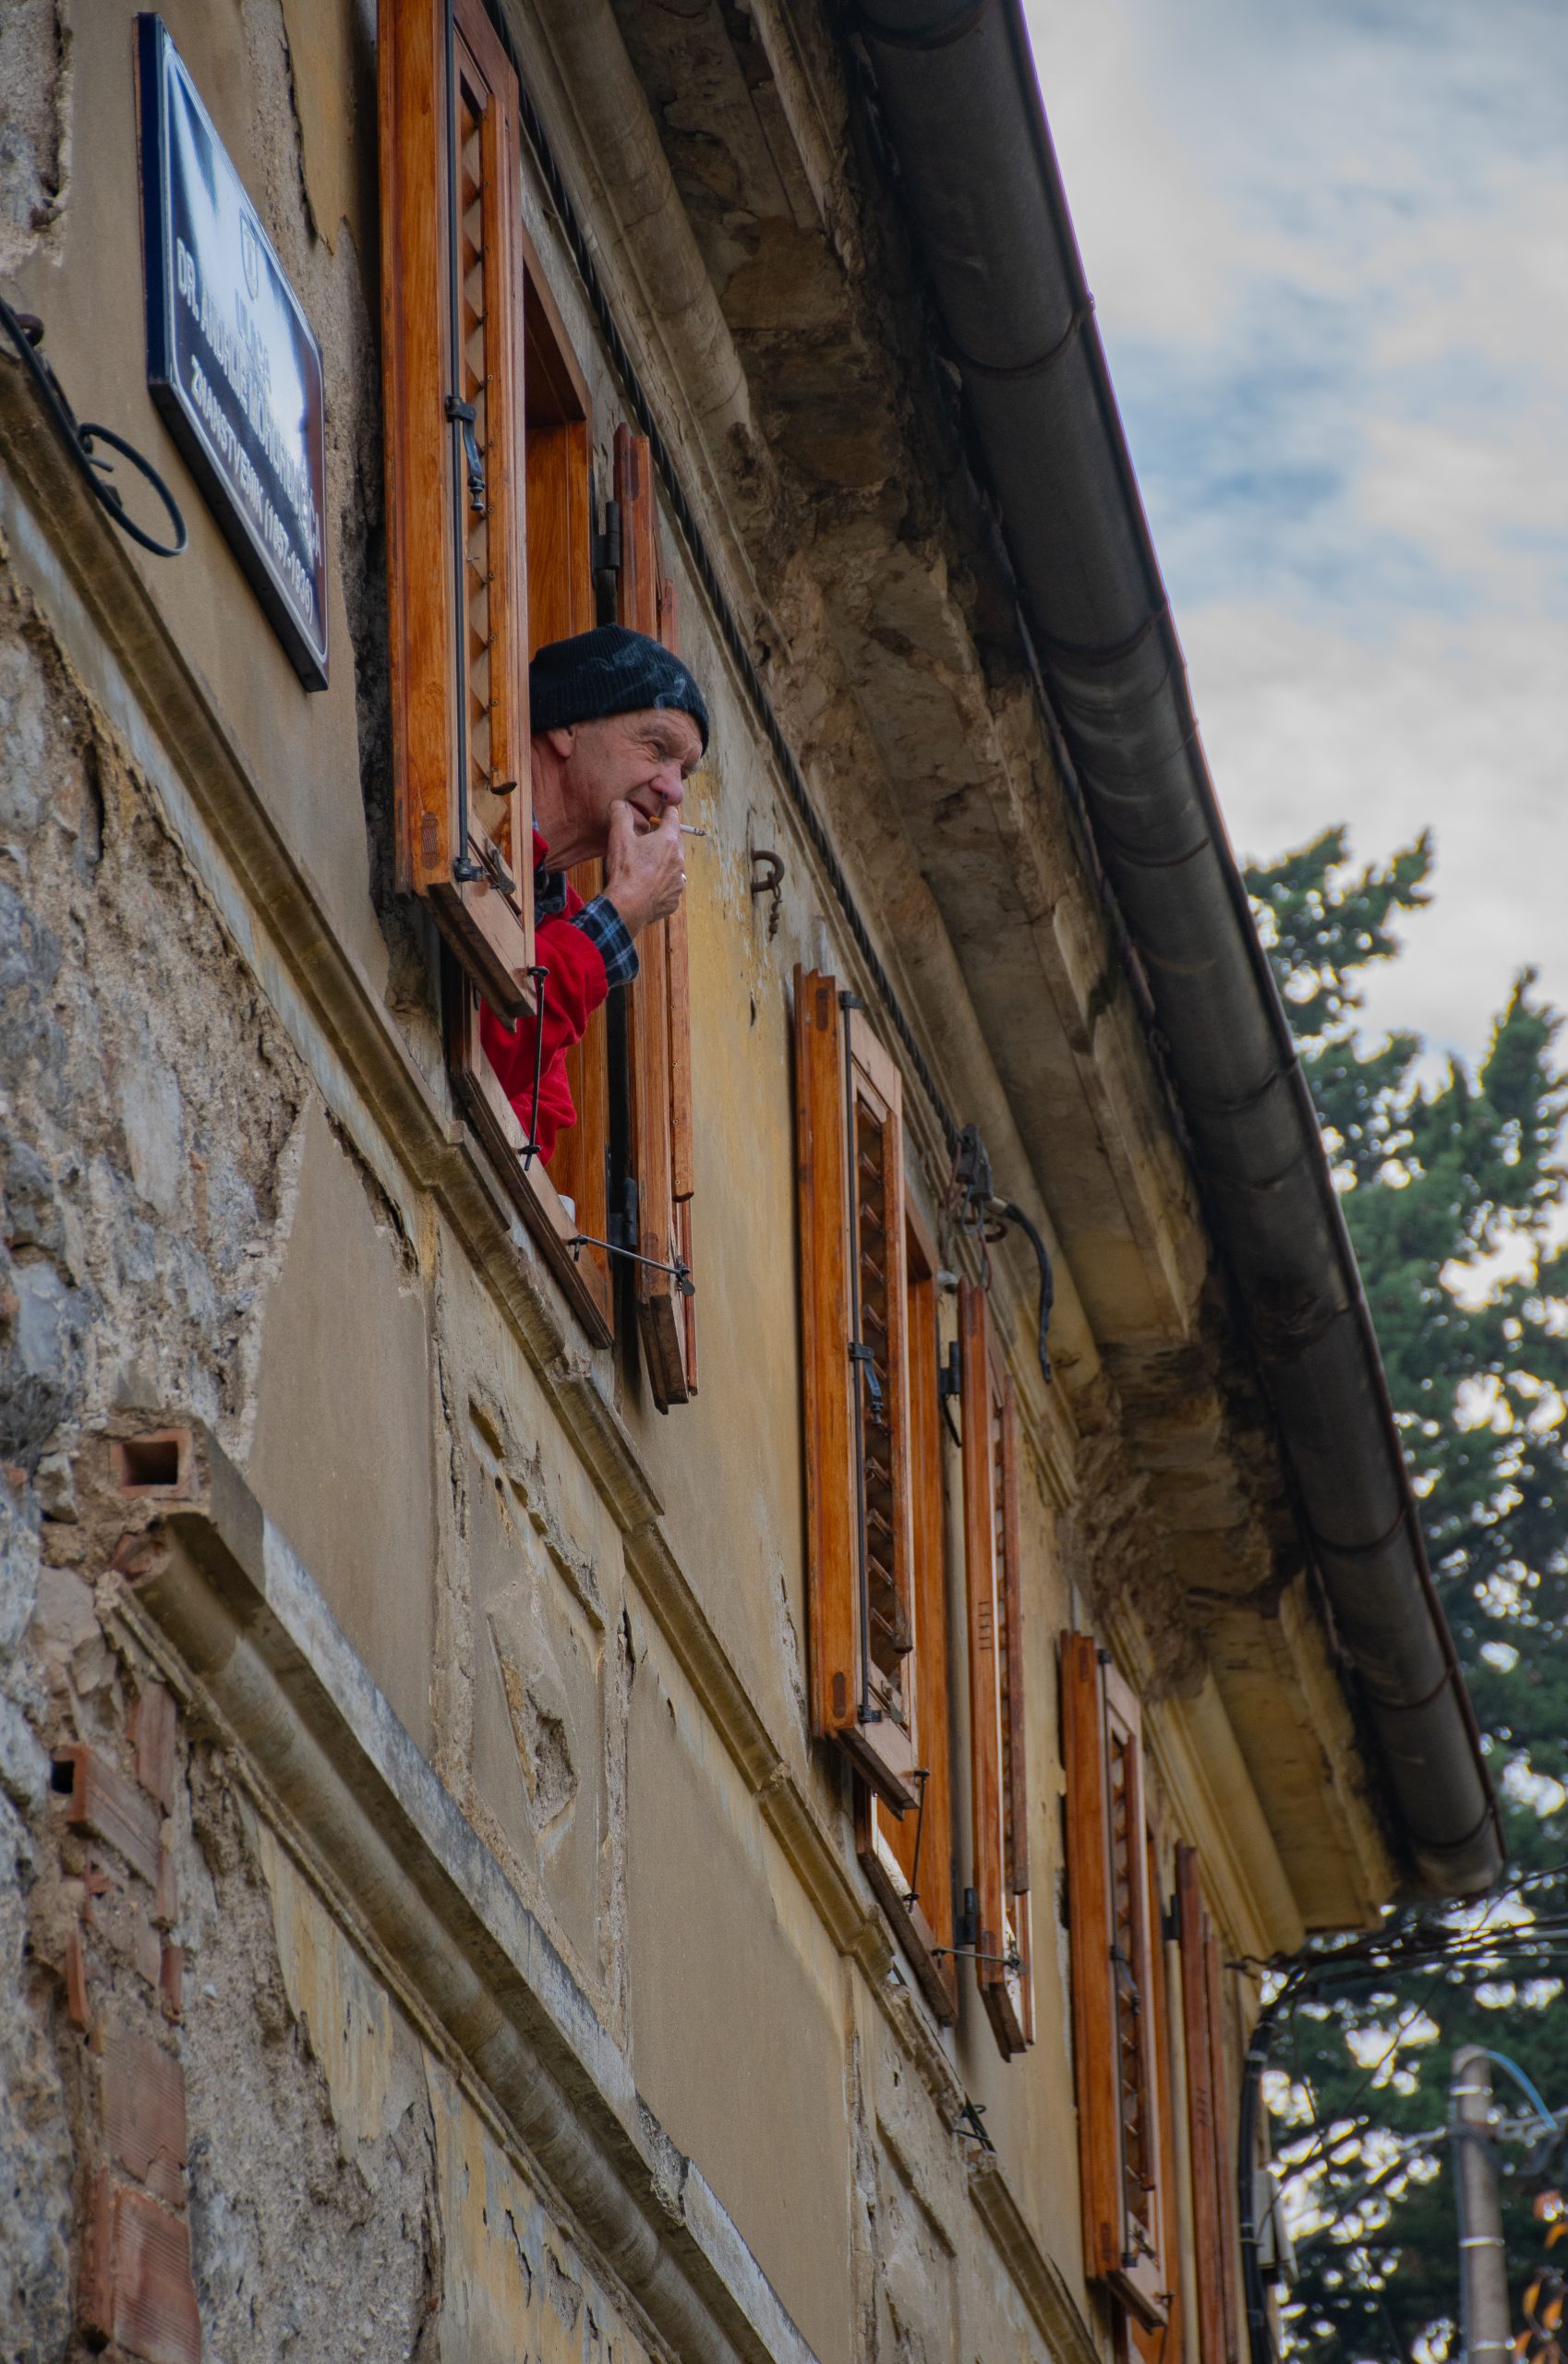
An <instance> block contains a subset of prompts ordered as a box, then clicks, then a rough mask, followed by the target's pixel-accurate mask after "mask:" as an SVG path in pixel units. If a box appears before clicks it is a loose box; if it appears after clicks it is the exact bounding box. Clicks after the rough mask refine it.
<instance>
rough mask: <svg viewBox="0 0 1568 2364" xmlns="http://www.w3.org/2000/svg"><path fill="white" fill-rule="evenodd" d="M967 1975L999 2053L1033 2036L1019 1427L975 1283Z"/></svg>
mask: <svg viewBox="0 0 1568 2364" xmlns="http://www.w3.org/2000/svg"><path fill="white" fill-rule="evenodd" d="M959 1344H960V1350H961V1354H962V1358H963V1385H962V1394H961V1403H962V1409H963V1480H964V1565H965V1589H966V1593H967V1596H968V1601H969V1690H970V1735H971V1774H970V1789H971V1807H972V1826H973V1843H974V1888H975V1898H976V1906H977V1912H976V1929H975V1956H976V1959H975V1975H976V1979H977V1982H978V1984H979V1986H980V1993H981V1999H982V2000H983V2003H984V2005H985V2008H986V2011H987V2013H988V2015H989V2017H990V2020H991V2024H992V2028H993V2030H994V2032H995V2037H996V2043H997V2045H998V2048H999V2049H1000V2051H1001V2053H1002V2056H1003V2057H1004V2059H1007V2058H1010V2057H1011V2056H1012V2055H1013V2054H1014V2053H1015V2052H1021V2051H1022V2050H1023V2048H1024V2046H1025V2045H1026V2044H1030V2043H1031V2042H1032V2040H1033V2033H1034V2000H1033V1996H1034V1978H1033V1969H1032V1965H1031V1958H1030V1948H1031V1930H1030V1908H1029V1894H1028V1890H1029V1788H1028V1782H1027V1779H1026V1777H1025V1766H1024V1713H1023V1634H1022V1618H1021V1604H1020V1587H1019V1509H1018V1424H1017V1413H1016V1409H1015V1406H1014V1402H1013V1392H1012V1382H1011V1381H1010V1380H1009V1379H1008V1377H1007V1371H1006V1369H1005V1368H1004V1367H1003V1365H1002V1362H1001V1359H1000V1357H999V1356H998V1355H997V1354H996V1353H995V1349H994V1347H993V1345H992V1338H991V1321H990V1315H989V1312H988V1310H987V1307H986V1300H985V1295H984V1292H983V1290H981V1289H977V1288H975V1287H973V1286H972V1285H971V1284H970V1283H969V1282H967V1281H966V1282H965V1283H964V1284H963V1285H962V1286H961V1287H960V1289H959Z"/></svg>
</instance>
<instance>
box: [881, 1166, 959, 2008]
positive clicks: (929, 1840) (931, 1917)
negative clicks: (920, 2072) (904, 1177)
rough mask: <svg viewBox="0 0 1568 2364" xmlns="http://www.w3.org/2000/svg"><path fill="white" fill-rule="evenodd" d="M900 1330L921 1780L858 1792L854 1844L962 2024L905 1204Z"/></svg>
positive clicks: (927, 1445)
mask: <svg viewBox="0 0 1568 2364" xmlns="http://www.w3.org/2000/svg"><path fill="white" fill-rule="evenodd" d="M904 1259H905V1298H906V1303H907V1306H908V1315H907V1320H906V1323H905V1337H906V1351H907V1356H908V1372H909V1384H908V1396H909V1440H910V1474H911V1529H912V1582H913V1589H914V1597H915V1703H916V1704H915V1718H916V1722H915V1731H916V1739H917V1743H918V1749H917V1754H918V1755H920V1756H922V1757H923V1759H924V1764H923V1766H921V1767H916V1770H915V1779H917V1781H919V1783H920V1790H919V1794H918V1799H917V1803H916V1806H915V1809H914V1812H913V1813H912V1814H905V1815H902V1816H899V1815H894V1814H893V1813H892V1812H891V1810H890V1809H889V1808H888V1807H887V1805H886V1804H885V1803H883V1801H882V1800H881V1799H880V1798H879V1797H877V1796H875V1795H874V1792H873V1791H872V1790H871V1789H870V1788H869V1786H868V1785H867V1784H866V1782H864V1781H863V1780H862V1779H858V1778H857V1779H856V1783H855V1847H856V1852H857V1853H858V1855H859V1857H860V1862H861V1866H862V1870H863V1871H864V1873H865V1876H866V1877H867V1879H868V1880H869V1881H870V1883H871V1886H872V1888H873V1889H874V1893H875V1895H876V1898H877V1900H878V1902H879V1903H880V1904H881V1906H882V1909H883V1911H884V1912H886V1914H887V1918H888V1920H889V1922H890V1923H891V1924H892V1926H893V1929H894V1933H895V1935H896V1936H897V1937H898V1939H899V1945H900V1946H901V1948H902V1949H903V1951H904V1954H905V1955H906V1957H907V1958H908V1960H909V1962H910V1965H911V1969H912V1970H913V1971H914V1973H915V1976H916V1979H917V1980H918V1982H919V1984H920V1988H921V1992H922V1993H923V1996H925V1999H926V2001H927V2003H929V2005H930V2006H931V2008H932V2010H933V2011H934V2013H935V2016H936V2018H937V2019H938V2020H940V2021H941V2022H942V2024H943V2025H944V2026H949V2025H951V2023H952V2022H953V2021H954V2020H956V2019H957V2018H958V2015H959V1991H958V1975H957V1969H956V1965H955V1962H954V1960H953V1953H952V1947H953V1805H952V1717H951V1707H950V1701H949V1694H948V1662H949V1649H948V1629H947V1499H946V1496H947V1490H946V1485H945V1471H944V1454H943V1444H942V1413H941V1400H940V1397H939V1395H938V1392H937V1381H938V1377H939V1373H940V1370H941V1353H940V1326H941V1324H940V1312H941V1285H940V1282H939V1280H938V1277H937V1257H936V1250H935V1245H934V1243H933V1241H932V1237H931V1234H930V1232H929V1231H928V1230H927V1228H926V1226H925V1224H924V1222H923V1219H922V1217H921V1215H920V1213H919V1212H918V1211H917V1210H916V1209H915V1208H914V1207H913V1206H912V1205H911V1203H910V1201H909V1200H908V1197H907V1196H906V1199H905V1203H904Z"/></svg>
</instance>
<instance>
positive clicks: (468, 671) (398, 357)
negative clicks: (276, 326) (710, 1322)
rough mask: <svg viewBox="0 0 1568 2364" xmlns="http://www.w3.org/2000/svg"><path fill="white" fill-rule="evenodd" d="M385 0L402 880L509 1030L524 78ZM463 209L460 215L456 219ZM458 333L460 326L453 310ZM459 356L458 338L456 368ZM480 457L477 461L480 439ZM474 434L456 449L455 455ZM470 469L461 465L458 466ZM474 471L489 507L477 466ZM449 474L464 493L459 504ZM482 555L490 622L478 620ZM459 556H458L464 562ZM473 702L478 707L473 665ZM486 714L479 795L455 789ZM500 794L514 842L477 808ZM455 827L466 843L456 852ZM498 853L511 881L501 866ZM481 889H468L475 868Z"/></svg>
mask: <svg viewBox="0 0 1568 2364" xmlns="http://www.w3.org/2000/svg"><path fill="white" fill-rule="evenodd" d="M446 21H447V20H446V16H445V12H444V9H443V7H442V6H441V5H440V0H380V11H379V18H378V47H379V62H378V74H379V94H378V95H379V119H380V182H381V307H382V320H381V325H382V368H383V409H384V421H385V431H384V438H383V440H384V444H385V459H386V472H387V590H388V618H389V654H390V669H391V705H392V781H393V806H394V877H395V883H396V885H397V887H398V888H399V890H400V891H402V892H404V893H408V894H414V895H417V896H420V897H421V898H423V899H425V900H426V901H427V902H428V906H429V909H430V911H431V913H432V915H433V916H434V918H435V920H436V922H437V923H438V925H439V926H440V931H441V934H442V935H443V936H444V937H445V939H446V941H447V942H448V943H449V945H450V946H451V947H452V951H453V953H454V955H455V957H456V959H458V961H459V963H460V964H461V966H462V967H463V969H464V971H465V973H466V974H467V975H468V977H469V978H470V979H471V980H472V982H473V983H474V985H475V987H476V990H477V991H478V992H479V993H481V994H482V995H484V997H485V999H486V1000H487V1001H488V1002H489V1004H490V1006H491V1007H492V1008H493V1009H494V1010H495V1011H496V1013H497V1015H498V1016H499V1017H501V1019H504V1020H506V1021H507V1022H508V1023H510V1022H512V1021H513V1020H514V1019H516V1018H517V1017H518V1016H519V1015H520V1014H521V1013H522V1012H523V1011H524V1010H525V1009H529V1008H531V1007H533V987H532V983H531V980H530V978H529V975H528V971H529V969H530V967H531V965H532V961H533V863H532V861H531V860H528V859H524V858H521V857H522V856H524V855H526V853H527V850H528V849H529V848H530V847H531V844H532V828H531V815H530V809H529V808H530V804H531V797H530V793H529V778H528V766H527V764H526V762H525V760H523V756H524V754H525V751H526V748H527V744H528V679H527V668H526V665H525V663H524V661H523V654H522V652H523V646H524V638H525V629H526V626H525V617H526V601H527V588H526V580H525V566H524V560H523V536H524V531H525V521H524V516H523V509H524V504H525V488H524V485H523V482H522V479H521V476H520V475H519V472H518V469H517V466H516V452H517V443H518V428H519V420H520V404H521V401H522V392H523V380H524V361H523V344H522V312H523V307H522V302H521V294H522V286H523V267H522V260H521V250H520V245H519V239H520V235H521V230H522V186H521V172H522V162H521V123H520V100H519V92H518V86H517V77H516V74H515V72H514V70H513V66H512V64H511V62H510V60H509V59H508V58H507V56H506V54H505V51H504V50H503V49H502V47H501V42H500V41H499V40H498V38H497V36H496V33H495V30H494V29H493V27H492V26H491V24H490V22H489V19H488V17H487V16H486V14H485V11H484V8H483V7H482V6H480V5H479V0H453V6H452V49H451V53H450V62H451V76H450V77H449V53H448V47H447V40H446ZM459 87H461V89H462V90H464V91H467V92H469V93H470V94H471V95H472V96H473V99H474V103H475V105H476V108H478V110H479V112H478V113H477V115H476V124H477V140H478V163H479V168H480V175H481V178H480V185H479V194H478V209H479V216H478V218H479V225H480V232H479V246H478V248H477V255H478V268H479V271H480V274H481V285H482V291H483V292H482V309H481V311H480V313H479V316H478V317H479V320H480V323H481V324H482V328H481V332H482V336H483V356H484V357H483V365H482V368H481V370H480V371H479V374H478V377H477V378H476V380H474V382H473V383H470V381H469V380H468V378H467V377H466V376H465V377H464V398H465V399H467V400H469V401H471V402H472V403H473V404H474V407H475V408H476V409H478V410H479V411H480V413H481V416H479V417H477V418H474V419H470V420H469V421H467V422H464V420H463V419H461V418H459V417H456V416H452V413H451V412H450V411H449V408H448V404H449V398H451V399H452V400H455V399H456V397H455V395H454V394H453V387H454V382H455V377H454V372H455V365H456V359H457V356H455V355H454V353H453V351H452V345H453V330H452V320H453V313H454V308H455V307H457V306H460V305H461V304H462V302H463V301H464V292H465V284H466V283H460V282H458V281H457V279H456V274H457V273H458V272H459V271H460V270H461V261H460V258H459V256H458V254H457V252H456V247H455V238H454V231H455V232H456V235H461V230H460V228H459V227H458V225H455V224H454V223H453V221H452V201H453V192H454V191H455V190H457V187H458V175H459V174H460V172H462V170H463V169H464V159H463V157H462V156H461V155H459V154H458V153H456V152H455V142H456V139H457V115H456V109H457V104H458V89H459ZM467 211H468V209H465V214H464V218H465V219H466V218H467ZM471 281H472V274H471V273H470V274H469V279H468V282H467V283H471ZM459 326H460V327H461V315H460V314H459ZM467 350H468V341H467V340H465V341H464V355H465V356H466V354H467ZM481 438H482V440H483V446H484V448H483V452H482V453H480V452H479V451H478V445H479V442H480V440H481ZM465 439H466V440H465ZM463 452H466V454H467V456H466V457H465V458H464V459H463V460H462V461H461V462H460V458H459V454H460V453H463ZM476 457H478V458H479V459H481V460H482V465H483V476H484V487H483V494H482V497H481V494H480V492H479V490H478V488H477V487H476V478H475V475H474V468H473V463H474V459H475V458H476ZM460 477H461V480H462V488H461V490H460ZM476 537H480V539H481V540H482V558H481V561H480V572H481V575H482V580H483V582H484V584H485V585H486V589H485V594H484V597H485V607H484V610H483V613H484V625H483V629H482V630H481V631H478V632H476V627H475V623H474V616H475V612H476V611H475V609H474V608H473V607H472V605H471V599H472V597H473V594H472V590H471V574H472V571H473V570H472V557H473V551H474V549H475V546H476ZM459 544H461V547H459ZM480 662H482V663H483V666H484V671H483V674H482V676H481V677H480V686H481V689H482V693H483V694H482V697H481V698H480V702H479V706H478V707H477V708H476V710H475V711H472V712H471V710H470V706H471V698H472V694H473V693H474V690H475V682H476V674H475V667H476V664H478V663H480ZM480 714H482V717H483V725H482V727H483V729H484V730H485V733H486V742H485V743H486V746H487V748H488V778H489V785H488V786H483V785H481V783H480V782H479V780H478V778H477V777H475V778H467V777H465V776H464V775H465V774H466V772H467V769H468V767H469V766H470V765H472V764H473V763H474V762H475V761H476V756H475V738H474V732H475V729H476V717H477V716H478V715H480ZM476 790H477V792H478V793H482V794H485V795H488V796H490V797H492V799H493V800H494V802H496V804H497V806H498V807H499V819H500V821H501V825H502V826H503V829H504V832H505V835H506V837H509V838H510V847H508V845H507V844H506V843H505V842H504V840H503V838H498V837H497V836H496V835H495V834H494V833H493V831H492V830H491V829H490V827H489V826H488V825H487V821H486V818H485V817H484V816H483V815H481V814H478V813H476V810H475V801H476ZM464 814H466V823H467V835H466V838H465V839H464V841H463V842H461V843H460V842H459V839H460V838H461V837H462V831H463V820H464ZM509 854H510V869H509V868H508V856H509ZM470 872H471V873H472V874H469V873H470Z"/></svg>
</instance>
